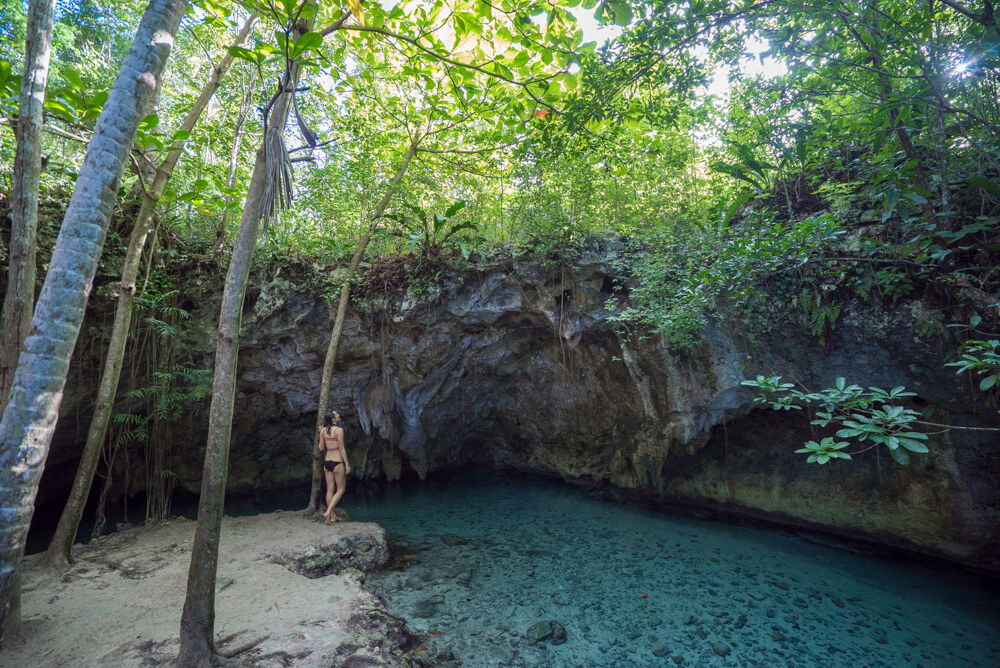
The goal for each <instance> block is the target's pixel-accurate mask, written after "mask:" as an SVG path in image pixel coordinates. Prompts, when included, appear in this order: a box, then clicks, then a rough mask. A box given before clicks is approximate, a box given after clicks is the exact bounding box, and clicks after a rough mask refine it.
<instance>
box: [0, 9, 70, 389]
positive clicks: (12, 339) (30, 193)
mask: <svg viewBox="0 0 1000 668" xmlns="http://www.w3.org/2000/svg"><path fill="white" fill-rule="evenodd" d="M55 5H56V3H55V0H37V1H36V2H32V3H31V5H30V6H29V8H28V26H27V39H26V40H25V45H24V74H23V75H22V76H21V96H20V102H19V109H18V114H17V149H16V151H15V153H14V176H13V183H12V184H11V185H12V188H11V190H12V198H11V199H12V204H13V209H12V211H11V214H12V215H11V226H10V256H9V257H10V266H9V267H8V270H7V275H8V278H7V297H6V300H5V301H4V306H5V308H4V316H3V331H2V332H0V406H6V405H7V399H8V398H10V387H11V383H12V382H13V380H14V370H15V369H17V358H18V356H19V355H20V353H21V346H22V345H24V339H26V338H27V336H28V331H29V330H30V329H31V314H32V307H33V306H34V304H35V238H36V236H37V232H38V183H39V180H40V176H41V172H42V127H43V125H44V122H45V119H44V108H43V105H44V104H45V86H46V84H47V82H48V80H49V59H50V56H51V55H52V28H53V25H54V23H55Z"/></svg>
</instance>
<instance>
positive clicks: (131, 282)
mask: <svg viewBox="0 0 1000 668" xmlns="http://www.w3.org/2000/svg"><path fill="white" fill-rule="evenodd" d="M256 22H257V14H256V13H253V14H251V15H250V16H249V18H247V20H246V23H244V25H243V29H242V30H240V33H239V35H238V36H237V37H236V41H235V42H234V45H235V46H239V45H240V44H242V43H243V41H244V40H245V39H246V38H247V35H249V34H250V31H251V30H253V27H254V25H255V24H256ZM232 63H233V57H232V56H231V55H229V54H228V53H227V54H226V55H225V56H224V57H223V59H222V61H221V62H220V63H219V64H218V65H217V66H216V67H215V68H214V69H213V70H212V74H211V76H210V77H209V80H208V82H207V83H206V84H205V86H204V88H202V90H201V94H200V95H199V96H198V99H197V100H196V101H195V103H194V105H193V106H192V107H191V109H190V110H188V113H187V115H186V116H185V117H184V121H183V123H181V126H180V128H179V129H180V130H181V131H183V132H191V130H193V129H194V127H195V125H196V124H197V123H198V119H199V118H200V117H201V114H202V112H204V110H205V108H206V107H207V106H208V103H209V101H210V100H211V99H212V96H213V95H215V91H217V90H218V88H219V85H220V84H221V83H222V78H223V77H224V76H225V74H226V71H227V70H228V69H229V66H230V65H232ZM183 148H184V142H183V141H178V142H175V143H174V145H173V146H172V147H171V150H170V152H169V153H167V156H166V157H165V158H164V160H163V163H162V164H161V165H160V166H159V168H158V169H157V170H156V174H155V176H154V177H153V180H152V182H151V183H150V184H149V188H148V190H147V191H146V194H145V196H143V198H142V205H141V206H140V208H139V213H138V215H137V216H136V220H135V226H134V227H133V228H132V234H131V236H130V238H129V244H128V250H127V251H126V253H125V261H124V266H123V267H122V280H121V290H120V291H119V295H118V306H117V309H116V310H115V320H114V324H113V325H112V329H111V340H110V342H109V343H108V352H107V356H106V358H105V362H104V373H103V374H102V376H101V382H100V385H99V387H98V390H97V400H96V401H95V403H94V416H93V417H92V418H91V421H90V429H89V430H88V432H87V443H86V445H85V446H84V448H83V454H82V455H81V457H80V466H79V468H78V469H77V472H76V479H75V480H74V481H73V487H72V489H71V490H70V494H69V499H68V500H67V502H66V507H65V508H64V509H63V513H62V516H61V517H60V518H59V525H58V526H57V527H56V533H55V535H54V536H53V537H52V542H50V543H49V548H48V550H47V551H46V553H45V559H46V561H47V562H48V563H49V564H51V565H53V566H56V567H60V568H62V567H65V566H68V565H69V563H70V561H71V555H70V551H71V549H72V547H73V541H74V540H75V539H76V531H77V528H78V527H79V526H80V518H81V517H83V508H84V506H85V505H86V503H87V497H88V496H89V495H90V487H91V485H92V484H93V481H94V473H95V471H97V464H98V461H100V457H101V447H102V445H103V444H104V436H105V434H106V433H107V430H108V420H109V419H110V418H111V412H112V410H113V409H114V404H115V394H116V393H117V389H118V379H119V377H120V376H121V370H122V361H123V360H124V358H125V344H126V341H127V339H128V332H129V328H130V326H131V324H132V305H133V303H134V301H135V282H136V277H137V276H138V273H139V263H140V260H141V258H142V251H143V248H145V246H146V239H147V238H148V236H149V234H150V233H151V232H152V229H153V213H154V211H155V208H156V205H157V203H158V202H159V200H160V197H161V196H162V195H163V189H164V187H165V186H166V185H167V182H168V181H169V180H170V177H171V176H172V175H173V172H174V169H175V168H176V166H177V162H178V161H179V160H180V157H181V155H182V153H183Z"/></svg>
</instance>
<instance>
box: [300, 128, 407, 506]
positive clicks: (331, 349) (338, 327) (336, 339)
mask: <svg viewBox="0 0 1000 668" xmlns="http://www.w3.org/2000/svg"><path fill="white" fill-rule="evenodd" d="M419 145H420V137H419V136H417V137H414V139H413V140H412V141H411V142H410V148H409V150H407V152H406V156H405V157H404V158H403V162H402V163H400V165H399V168H398V169H397V170H396V173H395V174H394V175H393V177H392V180H391V181H389V187H388V188H387V189H386V191H385V193H384V194H383V195H382V199H381V200H380V201H379V203H378V206H377V207H376V208H375V216H374V217H375V218H378V217H379V216H381V215H382V214H383V213H385V209H386V207H387V206H389V200H390V199H391V198H392V196H393V194H394V193H395V191H396V188H397V187H398V186H399V182H400V181H401V180H402V179H403V174H405V173H406V170H407V168H408V167H409V166H410V162H412V161H413V157H414V156H415V155H416V154H417V147H418V146H419ZM370 240H371V235H370V234H369V233H367V232H366V233H365V234H363V235H362V236H361V238H360V239H359V240H358V247H357V248H355V249H354V255H352V256H351V262H350V264H348V265H347V276H346V278H345V279H344V284H343V285H342V286H341V287H340V302H339V303H338V304H337V317H336V319H335V320H334V323H333V332H332V333H331V334H330V344H329V345H328V346H327V348H326V359H325V360H324V361H323V380H322V382H321V383H320V389H319V407H318V408H317V411H316V430H317V431H319V429H320V428H321V427H322V426H323V418H324V416H325V415H326V409H327V407H328V406H329V404H330V380H331V379H332V377H333V365H334V363H335V362H336V361H337V346H339V345H340V335H341V334H342V333H343V331H344V320H346V319H347V304H348V303H349V302H350V299H351V279H353V278H354V273H355V272H356V271H357V270H358V266H359V265H360V264H361V259H362V258H363V257H364V256H365V248H367V247H368V242H369V241H370ZM322 491H323V453H322V452H321V451H320V449H319V444H318V443H314V444H313V465H312V485H311V489H310V491H309V507H308V508H307V509H306V510H307V511H309V512H315V511H317V510H319V509H320V507H321V506H320V495H321V493H322Z"/></svg>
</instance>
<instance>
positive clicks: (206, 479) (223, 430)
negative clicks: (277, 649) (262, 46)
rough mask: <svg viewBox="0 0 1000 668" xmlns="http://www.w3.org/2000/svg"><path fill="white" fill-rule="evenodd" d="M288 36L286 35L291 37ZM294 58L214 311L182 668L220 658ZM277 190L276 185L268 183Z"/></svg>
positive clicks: (304, 28)
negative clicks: (249, 353) (267, 228)
mask: <svg viewBox="0 0 1000 668" xmlns="http://www.w3.org/2000/svg"><path fill="white" fill-rule="evenodd" d="M312 24H313V20H312V19H309V20H307V21H303V22H302V24H300V25H298V26H296V28H295V30H294V31H293V33H292V35H293V36H294V38H295V39H298V38H299V37H301V36H302V35H303V34H305V33H306V32H308V31H309V30H311V29H312ZM290 39H291V38H290ZM301 69H302V68H301V65H300V64H298V63H292V64H291V66H290V67H289V68H288V70H286V73H285V76H284V77H283V78H282V81H281V88H280V89H279V93H278V95H277V97H276V99H275V102H274V105H273V106H272V107H271V111H270V116H269V118H268V126H269V128H270V129H268V130H265V132H264V140H263V144H262V145H261V147H260V149H258V151H257V158H256V161H255V163H254V169H253V175H252V176H251V178H250V187H249V188H248V189H247V197H246V200H245V201H244V203H243V215H242V216H241V218H240V227H239V230H238V231H237V233H236V242H235V244H234V245H233V254H232V257H231V259H230V260H229V270H228V272H227V274H226V283H225V288H224V289H223V293H222V304H221V305H220V309H219V338H218V342H217V344H216V349H215V374H214V379H213V382H212V404H211V407H210V408H209V413H208V437H207V442H206V444H205V466H204V469H203V471H202V479H201V496H200V498H199V501H198V524H197V527H196V528H195V534H194V543H193V545H192V547H191V566H190V568H189V570H188V580H187V593H186V597H185V599H184V611H183V613H182V615H181V648H180V655H179V656H178V658H177V665H179V666H206V665H212V664H216V663H219V662H221V660H222V657H220V656H219V654H218V653H217V651H216V647H215V576H216V572H217V570H218V565H219V535H220V533H221V531H222V510H223V504H224V502H225V495H226V476H227V473H228V468H229V442H230V437H231V435H232V427H233V399H234V395H235V393H236V363H237V353H238V352H239V342H240V319H241V314H242V311H243V297H244V294H245V293H246V285H247V279H248V278H249V275H250V259H251V257H252V256H253V251H254V248H255V246H256V244H257V232H258V230H259V229H260V223H261V218H262V207H261V203H262V201H263V200H264V199H265V189H266V188H267V187H268V186H269V184H268V180H269V177H270V175H269V169H268V167H269V165H268V160H267V146H268V139H269V134H270V133H271V132H277V133H278V135H279V137H280V135H281V134H283V133H284V128H285V123H286V121H287V119H288V113H289V111H290V110H291V107H292V95H293V93H294V91H295V86H296V84H297V82H298V79H299V73H300V72H301ZM271 185H273V186H274V187H277V185H276V184H271Z"/></svg>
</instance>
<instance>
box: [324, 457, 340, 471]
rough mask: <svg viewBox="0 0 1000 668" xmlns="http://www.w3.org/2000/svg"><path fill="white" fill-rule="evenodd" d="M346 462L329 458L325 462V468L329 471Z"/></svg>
mask: <svg viewBox="0 0 1000 668" xmlns="http://www.w3.org/2000/svg"><path fill="white" fill-rule="evenodd" d="M343 463H344V462H335V461H333V460H332V459H327V460H325V461H324V462H323V468H325V469H326V470H327V471H335V470H336V469H337V467H338V466H339V465H340V464H343Z"/></svg>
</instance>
